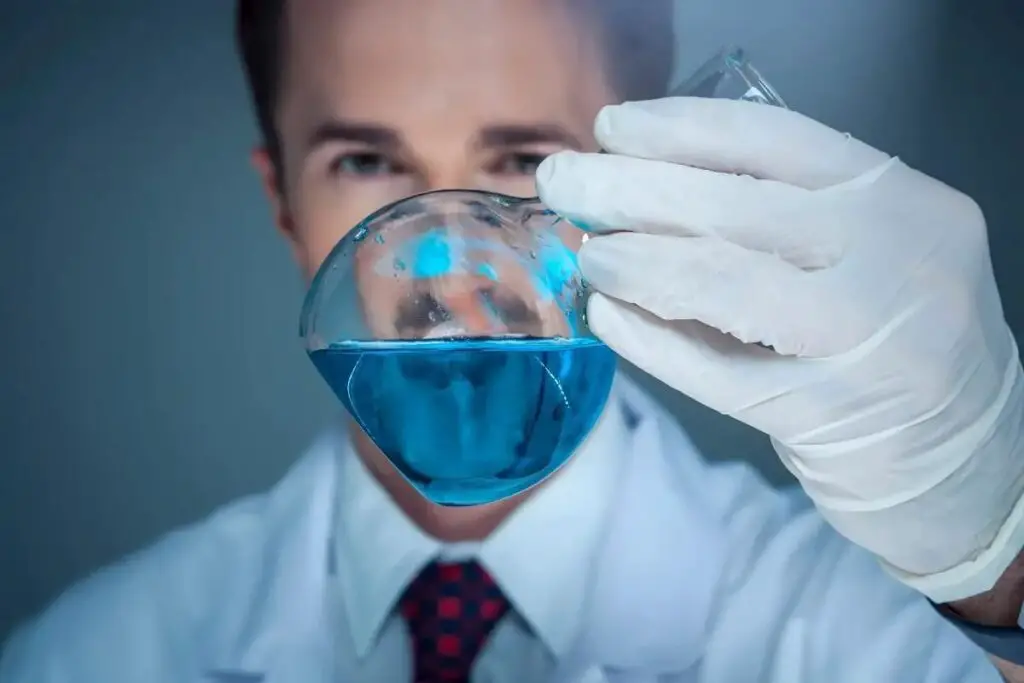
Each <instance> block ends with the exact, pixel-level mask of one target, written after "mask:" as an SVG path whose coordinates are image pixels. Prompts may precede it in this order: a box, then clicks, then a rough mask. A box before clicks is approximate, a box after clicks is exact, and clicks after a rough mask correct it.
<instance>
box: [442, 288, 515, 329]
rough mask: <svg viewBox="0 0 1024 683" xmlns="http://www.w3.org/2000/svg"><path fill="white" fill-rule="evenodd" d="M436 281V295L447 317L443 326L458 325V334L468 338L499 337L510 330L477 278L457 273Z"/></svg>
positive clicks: (455, 326)
mask: <svg viewBox="0 0 1024 683" xmlns="http://www.w3.org/2000/svg"><path fill="white" fill-rule="evenodd" d="M438 284H439V285H440V286H439V287H438V291H437V294H436V296H437V298H438V300H439V301H440V303H441V304H442V306H444V308H445V310H446V311H448V318H449V321H448V322H447V323H446V324H445V325H443V327H453V328H457V332H458V334H459V335H462V336H467V337H489V336H502V335H507V334H509V332H511V331H512V330H509V328H508V325H507V324H506V323H505V321H504V320H502V317H501V316H500V315H499V314H498V313H497V311H495V310H494V307H493V306H492V305H490V304H489V302H488V298H487V296H486V294H485V288H483V287H481V286H480V285H481V283H480V282H479V280H478V279H477V278H474V277H458V276H456V277H450V278H445V279H444V281H443V282H441V283H438Z"/></svg>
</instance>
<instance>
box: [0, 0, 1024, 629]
mask: <svg viewBox="0 0 1024 683" xmlns="http://www.w3.org/2000/svg"><path fill="white" fill-rule="evenodd" d="M637 1H638V2H639V3H642V2H643V0H637ZM232 6H233V3H232V2H229V1H228V0H219V1H216V2H212V1H211V0H179V1H178V2H174V3H150V2H147V3H142V2H138V1H137V0H121V1H118V0H89V1H88V2H84V1H75V0H34V1H33V2H28V0H15V1H10V2H2V3H0V155H2V156H0V159H2V163H0V324H2V330H3V334H2V337H0V351H2V352H0V641H2V640H4V639H5V637H6V635H7V634H8V631H9V629H10V628H11V627H13V625H14V624H15V623H16V622H17V621H20V620H21V619H23V618H25V617H27V616H29V615H30V614H31V613H33V612H35V611H36V610H38V609H40V608H42V607H43V606H44V605H45V604H46V603H47V602H49V601H50V600H51V599H52V598H53V597H55V596H56V594H57V593H59V592H60V591H61V590H63V589H64V588H65V587H66V586H67V585H68V584H69V583H70V582H72V581H74V580H75V579H78V578H80V577H82V576H84V575H86V574H88V573H89V572H91V571H93V570H94V569H96V568H97V567H99V566H101V565H104V564H106V563H108V562H111V561H113V560H115V559H116V558H118V557H119V556H121V555H123V554H125V553H127V552H131V551H132V550H135V549H137V548H140V547H142V546H144V545H146V544H148V543H149V542H151V541H152V540H153V539H154V538H155V537H157V536H158V535H160V534H162V533H164V532H166V531H168V530H170V529H172V528H174V527H176V526H180V525H182V524H186V523H189V522H193V521H196V520H198V519H200V518H201V517H203V516H205V515H206V514H208V513H209V512H211V511H212V510H213V509H214V508H216V507H218V506H220V505H222V504H224V503H226V502H227V501H229V500H231V499H234V498H237V497H238V496H241V495H244V494H246V493H250V492H255V491H259V490H263V489H266V488H268V487H269V486H271V485H272V484H273V483H274V482H275V481H276V480H277V479H278V478H279V477H280V476H281V475H282V474H283V472H284V471H285V469H286V468H287V467H288V466H289V465H290V464H291V463H292V462H293V460H294V459H295V458H296V457H297V456H298V455H299V454H300V452H301V451H302V449H303V448H304V446H305V445H306V444H307V443H308V441H309V439H310V438H311V436H312V435H313V434H314V433H315V432H316V430H317V428H318V427H319V426H321V425H323V424H324V423H325V422H326V421H327V420H328V419H330V417H331V415H332V414H333V413H335V411H336V410H337V408H336V407H335V405H336V404H335V401H334V399H333V397H332V396H330V395H329V393H328V390H327V388H326V386H325V385H324V384H323V383H322V382H321V381H320V379H319V378H318V377H317V376H316V375H315V374H314V371H313V368H312V366H311V365H310V364H309V362H308V361H307V360H306V358H305V356H304V354H303V352H302V350H301V348H300V346H299V343H298V337H297V312H298V307H299V304H300V301H301V296H302V294H303V291H302V283H301V280H300V278H299V276H298V273H297V272H296V271H295V270H294V269H293V268H292V264H291V262H290V260H289V254H288V252H287V250H286V248H285V247H284V245H283V244H281V243H279V241H278V239H277V236H276V235H275V233H274V231H273V229H272V227H271V224H270V221H269V216H268V212H267V211H266V208H265V205H264V201H263V197H262V195H261V193H260V189H259V186H258V184H257V181H256V178H255V176H254V175H253V174H252V173H250V171H249V168H248V152H249V150H250V148H251V146H252V145H253V143H254V142H255V141H256V139H257V138H256V129H255V125H254V122H253V117H252V114H251V112H250V109H249V100H248V97H247V93H246V91H245V90H244V85H243V80H242V74H241V71H240V69H239V66H238V63H237V60H236V57H235V54H234V51H233V42H232V25H231V15H232ZM678 34H679V39H680V41H681V54H680V63H679V72H678V74H679V76H680V77H682V76H685V75H686V74H687V73H688V72H689V71H691V70H692V69H694V68H695V67H697V66H698V65H699V64H700V63H701V62H702V61H703V60H704V59H706V58H707V57H709V56H710V55H711V54H712V53H713V52H714V51H715V50H716V49H717V48H718V47H719V46H720V45H722V44H726V43H729V44H737V45H741V46H743V47H746V48H747V49H748V50H749V52H750V54H751V56H752V58H753V60H754V63H755V64H756V65H757V66H758V67H759V68H760V70H761V71H762V72H763V74H764V75H765V76H766V77H767V78H768V80H769V81H770V82H771V83H772V84H774V85H775V87H776V88H777V89H778V90H779V91H780V92H781V94H782V95H783V97H785V98H786V99H787V100H788V102H789V103H790V105H791V106H793V107H794V108H796V109H799V110H801V111H803V112H804V113H807V114H809V115H811V116H813V117H815V118H818V119H820V120H822V121H824V122H826V123H828V124H830V125H831V126H833V127H835V128H839V129H841V130H846V131H850V132H851V133H853V134H854V135H855V136H857V137H860V138H862V139H864V140H866V141H868V142H869V143H871V144H874V145H876V146H878V147H881V148H882V149H884V150H886V151H888V152H890V153H894V154H898V155H900V156H901V157H903V158H904V159H905V160H906V161H907V162H909V163H910V164H911V165H913V166H916V167H918V168H920V169H922V170H924V171H926V172H928V173H930V174H932V175H934V176H937V177H938V178H940V179H942V180H944V181H946V182H948V183H950V184H952V185H954V186H956V187H958V188H959V189H961V190H963V191H965V192H967V193H968V194H970V195H972V196H973V197H974V198H975V199H976V200H977V201H978V202H979V203H980V204H981V206H982V207H983V208H984V209H985V211H986V214H987V216H988V219H989V222H990V228H991V241H992V248H993V254H994V256H993V257H994V261H995V268H996V273H997V276H998V277H999V279H1000V284H1001V287H1002V291H1003V299H1004V304H1005V307H1006V312H1007V315H1008V317H1009V319H1010V322H1011V324H1012V325H1013V326H1014V329H1015V330H1016V331H1017V333H1018V335H1020V334H1022V333H1024V297H1021V296H1020V295H1019V294H1018V292H1021V291H1024V274H1022V272H1024V269H1022V265H1024V243H1022V242H1021V238H1020V235H1019V233H1018V232H1017V231H1018V230H1022V229H1024V202H1021V200H1020V195H1021V190H1022V185H1024V168H1022V159H1024V133H1022V132H1021V131H1022V128H1024V69H1022V68H1021V61H1020V56H1019V46H1020V45H1021V44H1024V3H1022V2H1019V1H1018V0H969V1H968V0H965V1H963V2H949V1H944V0H901V1H900V2H893V0H860V1H859V2H856V3H854V2H849V3H823V2H820V0H683V1H682V2H681V3H680V7H679V16H678ZM651 384H652V386H653V383H651ZM660 395H661V396H662V397H664V399H665V401H666V402H667V403H668V404H669V405H670V406H671V407H672V408H673V410H674V411H675V412H676V414H677V415H678V416H679V417H680V419H681V420H683V422H684V423H685V425H686V427H687V428H688V429H689V430H690V432H691V433H692V434H693V436H694V438H695V440H696V441H697V442H698V444H699V445H700V446H701V447H702V449H703V450H704V451H705V452H706V453H707V454H708V456H709V457H711V458H714V459H736V458H740V459H748V460H752V461H753V462H755V463H756V464H757V465H758V466H759V467H760V468H762V470H763V471H764V472H765V473H766V475H767V476H768V477H769V478H770V479H771V480H772V481H774V482H776V483H779V484H784V483H785V482H786V481H787V479H786V476H785V474H784V473H783V472H782V471H781V469H780V467H779V466H778V464H777V463H776V462H775V458H774V455H773V453H772V452H771V450H770V448H769V447H768V444H767V442H766V440H765V439H764V438H763V437H762V436H761V435H759V434H757V433H754V432H752V431H751V430H749V429H745V428H743V427H740V426H738V425H736V424H733V423H731V422H730V421H728V420H726V419H724V418H722V417H721V416H719V415H717V414H713V413H711V412H709V411H707V410H705V409H703V408H702V407H700V406H697V405H695V404H693V403H692V402H690V401H688V400H686V399H685V398H682V397H679V396H672V395H669V394H668V393H667V392H664V391H660Z"/></svg>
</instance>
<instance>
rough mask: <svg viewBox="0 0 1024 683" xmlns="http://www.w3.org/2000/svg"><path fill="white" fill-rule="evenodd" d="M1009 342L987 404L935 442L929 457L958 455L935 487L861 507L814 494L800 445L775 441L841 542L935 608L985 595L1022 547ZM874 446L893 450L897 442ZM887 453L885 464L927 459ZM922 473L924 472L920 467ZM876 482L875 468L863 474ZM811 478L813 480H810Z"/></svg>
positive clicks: (1023, 513)
mask: <svg viewBox="0 0 1024 683" xmlns="http://www.w3.org/2000/svg"><path fill="white" fill-rule="evenodd" d="M1016 350H1017V349H1016V346H1015V345H1013V347H1012V351H1013V353H1012V354H1010V358H1009V362H1008V364H1007V367H1006V371H1005V373H1004V381H1003V385H1002V387H1000V388H999V390H998V392H995V394H996V395H995V397H994V400H993V401H992V402H991V403H990V404H989V405H988V406H987V407H986V408H985V409H984V410H982V411H980V412H979V414H978V415H977V416H976V417H975V419H974V420H973V421H972V422H971V423H970V424H968V425H965V426H964V427H963V428H962V429H961V430H960V431H959V432H958V433H956V434H952V435H949V438H948V439H945V440H943V441H942V442H937V443H935V444H934V448H935V449H936V452H935V457H934V461H935V462H936V463H942V462H947V461H948V460H949V456H948V455H947V454H945V453H940V452H939V451H940V450H944V449H948V448H951V447H952V448H956V449H963V450H962V452H963V453H965V454H967V455H966V457H963V458H962V459H961V461H960V462H959V463H958V466H957V467H956V468H955V469H953V470H952V471H950V472H949V473H948V474H946V475H945V476H944V477H943V478H942V480H941V481H939V482H937V483H935V484H933V485H929V486H928V487H927V488H925V489H924V490H923V491H921V492H920V493H919V494H918V495H915V496H910V497H907V498H906V499H905V500H888V501H872V500H869V499H865V500H863V501H861V502H862V505H856V504H855V503H853V502H851V498H850V497H847V498H846V499H845V502H846V503H847V504H846V505H842V504H840V505H836V503H837V502H838V501H837V499H836V498H835V497H834V496H830V495H817V492H818V491H819V490H820V482H819V481H816V480H814V479H813V478H809V477H808V476H807V475H808V474H812V472H809V471H808V468H807V467H806V466H804V463H802V462H801V460H802V456H801V454H800V452H799V449H797V450H794V449H790V448H788V447H787V446H784V445H782V444H776V448H777V450H779V454H780V456H782V458H783V461H784V462H786V463H787V465H788V466H789V468H790V470H791V471H792V472H793V473H794V474H795V475H796V476H797V478H798V479H800V480H801V482H802V483H803V485H804V488H805V489H806V490H807V492H808V494H809V495H810V497H811V498H812V499H814V500H815V503H816V504H817V506H818V509H819V510H820V511H821V513H822V515H823V516H824V517H825V518H826V519H827V520H828V521H829V522H830V523H831V524H832V525H833V526H835V527H836V529H837V530H838V531H839V532H840V533H842V534H843V535H844V536H846V537H847V538H849V539H850V540H852V541H853V542H855V543H857V544H858V545H861V546H863V547H864V548H866V549H868V550H870V551H871V552H873V553H874V554H875V555H877V556H878V557H879V559H880V560H881V562H882V565H883V566H884V567H885V568H886V569H887V570H888V571H889V572H890V573H891V574H892V575H893V576H894V577H896V578H897V579H898V580H900V581H901V582H903V583H904V584H906V585H908V586H910V587H912V588H914V589H915V590H917V591H919V592H921V593H923V594H924V595H926V596H927V597H928V598H929V599H931V600H932V601H933V602H936V603H946V602H951V601H954V600H959V599H962V598H966V597H969V596H973V595H978V594H980V593H984V592H985V591H988V590H990V589H992V587H993V586H994V585H995V584H996V582H997V580H998V579H999V578H1000V577H1001V576H1002V575H1003V573H1004V572H1005V571H1006V569H1007V567H1009V566H1010V565H1011V563H1012V562H1013V561H1014V560H1015V558H1016V557H1017V556H1018V554H1019V553H1020V551H1021V548H1024V370H1022V368H1021V365H1020V361H1019V360H1018V358H1017V353H1016ZM874 446H875V447H876V448H893V449H897V448H900V447H901V444H900V443H899V441H898V440H897V441H896V442H895V443H892V444H887V443H885V442H884V441H883V442H879V443H877V444H874ZM929 459H930V454H929V452H927V451H920V450H919V451H918V452H916V453H914V454H913V456H912V457H911V458H907V457H905V456H903V457H901V455H900V454H897V453H895V452H894V453H892V454H888V455H886V457H885V458H884V459H883V461H884V462H891V463H894V464H897V465H899V464H907V463H911V464H914V463H916V465H917V466H919V467H920V466H921V462H925V463H927V462H928V460H929ZM923 469H925V471H927V470H926V467H925V468H923ZM869 471H871V472H874V474H875V476H882V477H884V476H885V475H884V474H883V473H882V471H880V470H873V469H871V470H869ZM812 476H813V474H812Z"/></svg>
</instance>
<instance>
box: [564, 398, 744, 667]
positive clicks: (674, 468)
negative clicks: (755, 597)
mask: <svg viewBox="0 0 1024 683" xmlns="http://www.w3.org/2000/svg"><path fill="white" fill-rule="evenodd" d="M616 396H617V397H618V407H619V409H620V410H622V411H624V414H625V420H626V423H627V424H629V425H630V426H631V429H630V431H629V437H628V439H626V443H625V444H624V445H623V446H622V447H623V448H626V449H627V451H628V453H629V465H628V467H627V470H626V472H625V474H624V476H623V479H622V485H621V488H620V490H619V493H618V498H617V500H616V501H615V503H614V508H613V511H612V514H611V516H610V525H609V529H608V533H607V536H606V540H605V543H604V548H603V549H602V551H601V553H600V554H599V561H598V562H597V563H596V570H595V575H594V579H593V582H592V586H593V588H592V593H591V596H592V597H591V598H590V603H589V605H588V618H587V621H586V627H585V628H584V629H583V632H582V633H581V636H580V638H579V641H578V644H577V646H576V648H575V651H574V653H573V655H572V656H571V657H570V658H568V660H567V663H569V665H570V666H571V667H573V668H574V669H575V670H576V671H586V670H587V667H588V666H591V665H593V664H600V665H602V666H603V667H604V670H603V672H604V675H605V677H606V680H607V681H608V683H619V681H623V682H628V683H634V682H635V683H645V682H646V681H656V680H659V678H658V675H659V674H663V675H668V676H676V677H677V678H679V679H680V680H686V679H687V676H688V673H687V672H690V671H693V669H694V667H695V666H697V664H698V662H699V660H700V658H701V657H702V655H703V651H704V645H705V638H706V633H707V623H708V620H709V618H710V615H711V612H712V610H713V601H714V599H715V597H716V593H717V590H716V588H717V586H718V583H719V577H718V575H717V573H716V571H715V569H714V568H717V567H721V566H722V562H723V560H722V558H723V555H724V553H725V552H726V547H725V540H724V539H723V538H722V536H721V534H720V533H717V531H716V530H717V526H716V524H715V520H714V518H713V517H711V516H710V514H711V513H710V512H709V511H708V510H706V509H703V507H702V506H701V502H700V501H699V500H692V496H690V495H688V494H687V493H686V491H685V487H684V483H685V482H686V478H687V477H686V469H687V468H685V467H683V466H682V465H683V463H685V462H686V461H688V460H692V459H693V458H700V457H701V456H700V455H699V454H698V453H697V452H696V449H695V446H694V445H693V444H692V443H691V442H689V440H688V439H687V438H686V437H685V434H683V432H682V431H681V430H679V429H677V428H676V425H672V424H667V423H665V422H664V420H663V419H662V417H661V411H660V410H659V409H658V408H657V406H656V405H655V404H654V403H653V401H652V399H650V398H649V397H648V396H646V395H644V394H643V393H642V392H641V391H640V390H639V389H637V388H636V387H635V386H633V385H632V384H631V383H629V382H628V381H625V380H621V381H619V382H617V392H616ZM691 484H692V482H691ZM669 680H673V679H671V678H669Z"/></svg>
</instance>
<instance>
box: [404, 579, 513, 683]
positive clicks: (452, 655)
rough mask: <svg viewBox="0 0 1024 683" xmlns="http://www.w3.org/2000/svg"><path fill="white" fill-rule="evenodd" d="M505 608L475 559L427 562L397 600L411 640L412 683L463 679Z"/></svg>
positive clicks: (505, 600)
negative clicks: (414, 672) (471, 560)
mask: <svg viewBox="0 0 1024 683" xmlns="http://www.w3.org/2000/svg"><path fill="white" fill-rule="evenodd" d="M508 608H509V604H508V600H507V599H506V598H505V596H504V595H503V594H502V592H501V589H500V588H499V587H498V585H497V584H496V583H495V582H494V579H492V578H491V576H490V574H488V573H487V570H485V569H484V568H483V567H482V566H480V565H479V564H478V563H476V562H456V563H441V562H433V563H431V564H429V565H427V566H426V567H425V568H424V569H423V571H421V572H420V574H419V576H417V577H416V578H415V579H414V580H413V582H412V583H410V584H409V587H408V588H406V590H405V593H404V594H403V595H402V599H401V602H400V609H401V612H402V616H404V617H405V620H406V623H407V624H408V625H409V634H410V636H411V638H412V646H413V653H414V661H415V668H416V676H415V681H417V683H419V682H421V681H438V682H442V681H444V682H461V681H468V680H469V674H470V670H471V669H472V666H473V662H474V660H475V659H476V657H477V655H478V654H479V653H480V650H481V649H483V645H484V643H485V642H487V637H488V636H489V635H490V634H491V631H492V630H493V629H494V626H495V625H496V624H497V623H498V621H499V620H500V619H501V618H502V617H503V616H504V615H505V613H506V612H508Z"/></svg>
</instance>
